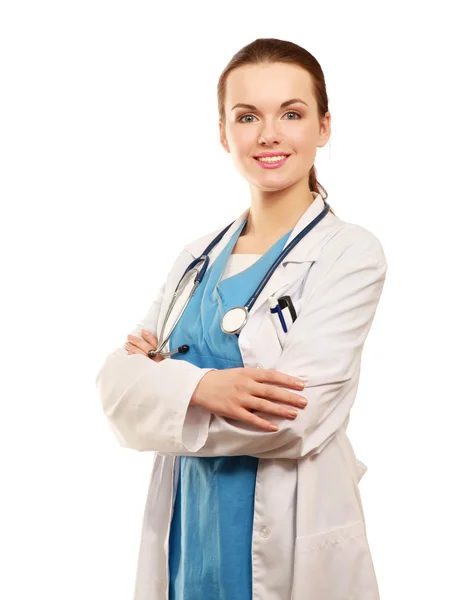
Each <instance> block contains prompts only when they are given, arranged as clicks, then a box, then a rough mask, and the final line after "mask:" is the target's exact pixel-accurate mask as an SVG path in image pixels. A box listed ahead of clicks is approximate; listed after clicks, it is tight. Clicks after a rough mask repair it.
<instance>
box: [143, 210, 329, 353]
mask: <svg viewBox="0 0 453 600" xmlns="http://www.w3.org/2000/svg"><path fill="white" fill-rule="evenodd" d="M324 204H325V206H324V208H323V210H322V212H320V213H319V215H318V216H317V217H315V218H314V219H313V221H312V222H311V223H309V224H308V225H307V226H306V227H305V228H304V229H302V231H301V232H300V233H298V234H297V235H296V237H295V238H294V239H293V240H292V242H291V243H290V244H288V246H287V247H286V248H284V250H282V252H281V253H280V255H279V256H278V257H277V258H276V260H275V261H274V262H273V263H272V265H271V266H270V267H269V270H268V271H267V273H266V275H265V276H264V278H263V279H262V281H261V283H260V284H259V286H258V287H257V288H256V290H255V291H254V292H253V294H252V295H251V296H250V298H249V299H248V301H247V302H246V303H245V306H235V307H234V308H231V309H230V310H228V311H227V312H226V313H225V314H224V315H223V317H222V320H221V322H220V327H221V329H222V331H223V332H224V333H227V334H229V335H233V334H235V335H237V336H238V335H239V333H240V332H241V330H242V329H243V328H244V326H245V324H246V323H247V321H248V318H249V314H250V311H251V309H252V306H253V305H254V304H255V302H256V300H257V298H258V296H259V295H260V294H261V292H262V291H263V289H264V287H265V286H266V284H267V282H268V281H269V279H270V278H271V277H272V275H273V274H274V272H275V270H276V269H277V267H278V266H279V265H280V263H281V262H282V261H283V259H284V258H285V256H286V255H287V254H289V253H290V252H291V250H292V249H293V248H294V247H295V246H296V245H297V244H298V243H299V242H300V240H301V239H302V238H303V237H305V236H306V235H307V233H309V232H310V231H311V230H312V229H313V227H316V225H317V224H318V223H319V222H320V221H321V220H322V219H324V217H325V216H326V215H327V213H328V212H329V210H330V206H329V205H328V204H327V202H325V201H324ZM233 223H234V221H233ZM233 223H230V224H229V225H228V226H227V227H225V229H224V230H223V231H221V232H220V233H219V234H218V235H217V236H216V237H215V238H214V239H213V240H212V242H211V243H210V244H209V245H208V246H207V248H206V249H205V250H204V252H203V254H202V255H201V256H200V257H199V258H196V259H195V260H193V261H192V262H191V263H190V265H189V266H188V267H187V269H186V270H185V272H184V274H183V276H182V277H181V279H180V280H179V283H178V285H177V286H176V290H175V293H174V294H173V297H172V299H171V302H170V305H169V307H168V309H167V312H166V315H165V318H164V322H163V324H162V329H161V332H160V335H159V339H158V345H157V348H156V349H155V350H149V352H148V356H149V357H150V358H153V357H154V356H156V355H157V354H160V355H161V356H163V357H164V358H165V357H168V356H171V355H172V354H176V353H178V352H180V353H181V354H186V352H188V351H189V346H187V345H186V344H184V345H183V346H179V347H178V348H177V349H176V350H172V351H171V352H163V351H162V350H163V348H164V346H165V344H166V343H167V342H168V340H169V339H170V336H171V334H172V333H173V330H174V328H175V327H176V325H177V323H178V321H179V319H180V318H181V316H182V314H183V313H184V310H185V309H186V306H187V304H188V303H189V301H190V299H191V298H192V296H193V295H194V294H195V291H196V289H197V287H198V286H199V284H200V283H201V282H202V281H203V277H204V276H205V273H206V271H207V269H208V267H209V253H210V252H211V250H212V249H213V248H214V247H215V246H216V245H217V244H218V243H219V242H220V240H221V239H222V238H223V236H224V235H225V233H226V232H227V231H228V229H229V228H230V227H231V225H233ZM199 263H202V266H201V268H199V269H198V268H197V265H198V264H199ZM191 281H192V288H191V290H190V293H189V295H188V297H187V299H186V301H185V302H184V305H183V307H182V308H181V310H180V312H179V314H178V318H177V319H176V320H175V322H174V323H173V325H172V327H171V329H170V331H169V332H168V334H167V335H166V336H165V339H161V338H162V335H163V332H164V331H165V326H166V324H167V322H168V319H169V317H170V314H171V312H172V310H173V308H174V306H175V304H176V302H177V300H178V299H179V298H180V296H181V294H182V292H183V291H184V290H185V289H186V287H187V286H188V285H190V282H191Z"/></svg>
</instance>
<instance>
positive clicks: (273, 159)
mask: <svg viewBox="0 0 453 600" xmlns="http://www.w3.org/2000/svg"><path fill="white" fill-rule="evenodd" d="M284 158H286V156H285V155H284V154H283V155H282V156H262V157H261V158H258V160H259V161H261V162H278V161H279V160H283V159H284Z"/></svg>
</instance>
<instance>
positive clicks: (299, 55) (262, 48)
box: [217, 38, 335, 214]
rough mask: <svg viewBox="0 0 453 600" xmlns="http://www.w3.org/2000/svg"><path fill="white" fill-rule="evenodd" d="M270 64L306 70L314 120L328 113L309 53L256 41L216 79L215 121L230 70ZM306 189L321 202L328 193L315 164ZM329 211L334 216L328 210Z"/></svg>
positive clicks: (316, 65) (318, 69)
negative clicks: (277, 63) (316, 113)
mask: <svg viewBox="0 0 453 600" xmlns="http://www.w3.org/2000/svg"><path fill="white" fill-rule="evenodd" d="M274 62H283V63H290V64H296V65H298V66H300V67H302V68H303V69H305V70H306V71H308V73H309V74H310V75H311V81H312V85H313V92H314V96H315V99H316V103H317V107H318V118H319V120H320V121H321V118H322V117H324V115H325V113H326V112H327V111H328V110H329V100H328V98H327V90H326V83H325V80H324V73H323V71H322V69H321V65H320V64H319V62H318V61H317V60H316V58H315V57H314V56H313V55H312V54H310V52H308V51H307V50H305V49H304V48H301V46H298V45H297V44H294V43H293V42H287V41H285V40H278V39H275V38H259V39H256V40H255V41H254V42H251V43H250V44H247V46H244V47H243V48H241V50H239V51H238V52H236V54H235V55H234V56H233V58H232V59H231V60H230V62H229V63H228V64H227V66H226V67H225V68H224V70H223V71H222V74H221V75H220V77H219V81H218V84H217V104H218V110H219V119H220V120H221V121H222V123H223V124H225V94H226V84H227V78H228V75H229V74H230V73H231V71H232V70H233V69H236V68H238V67H242V66H244V65H251V64H252V65H253V64H260V63H274ZM308 186H309V189H310V191H313V192H316V193H318V194H321V190H322V191H323V192H324V193H325V196H323V195H322V194H321V196H322V198H323V200H326V199H327V197H328V195H329V194H328V193H327V191H326V190H325V188H323V186H322V185H321V184H320V183H319V181H318V180H317V176H316V168H315V165H313V166H312V167H311V169H310V173H309V179H308ZM330 210H331V212H332V213H333V214H335V213H334V212H333V210H332V209H330Z"/></svg>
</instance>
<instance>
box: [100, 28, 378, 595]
mask: <svg viewBox="0 0 453 600" xmlns="http://www.w3.org/2000/svg"><path fill="white" fill-rule="evenodd" d="M217 91H218V107H219V122H218V126H219V139H220V143H221V145H222V147H223V148H224V149H225V151H226V152H227V153H228V154H229V155H230V156H231V159H232V162H233V164H234V166H235V167H236V169H237V170H238V171H239V173H240V174H241V175H242V176H243V177H244V179H245V180H246V181H247V183H248V185H249V189H250V207H248V208H247V209H246V210H245V211H244V212H243V214H241V215H240V216H238V217H237V218H235V220H234V221H233V222H232V223H231V224H230V225H229V226H227V227H226V228H225V227H223V226H222V227H221V228H220V229H218V230H216V231H214V232H210V233H208V234H207V235H205V236H203V237H202V238H200V239H197V240H194V241H193V242H191V243H190V244H187V245H186V246H185V247H184V248H183V249H182V250H181V254H180V256H179V257H178V259H177V260H176V262H175V264H174V265H173V267H172V269H171V271H170V273H169V274H168V277H167V279H166V281H165V283H164V284H163V285H162V286H161V288H160V291H159V293H158V295H157V298H156V299H155V300H154V302H153V303H152V304H151V307H150V309H149V312H148V314H147V315H146V316H145V318H144V319H143V320H142V321H141V322H140V324H139V325H138V326H137V328H136V330H135V331H134V332H131V334H130V335H129V336H128V341H127V342H126V345H125V348H120V349H117V350H116V351H114V352H112V353H111V355H110V356H109V357H107V360H106V361H105V364H104V365H103V367H102V368H101V371H100V372H99V374H98V377H97V385H98V389H99V393H100V395H101V398H102V403H103V407H104V413H105V415H106V417H107V419H108V420H109V422H110V425H111V427H112V429H113V431H114V433H115V435H116V437H117V438H118V440H119V442H120V444H121V445H122V446H124V447H127V448H132V449H135V450H137V451H152V452H155V453H156V454H155V457H154V464H153V472H152V476H151V482H150V486H149V494H148V498H147V502H146V507H145V515H144V518H143V530H142V540H141V545H140V554H139V565H138V570H137V579H136V587H135V600H148V599H156V600H199V599H200V598H206V599H207V600H211V599H213V600H214V599H216V600H217V599H220V598H227V599H228V600H252V598H253V600H291V599H294V600H295V599H299V598H300V599H304V600H344V599H345V598H355V599H356V600H365V599H366V600H378V598H379V592H378V586H377V582H376V578H375V574H374V568H373V562H372V559H371V554H370V549H369V547H368V542H367V537H366V530H365V522H364V513H363V510H362V503H361V498H360V492H359V489H358V482H359V480H360V478H361V476H362V475H363V472H364V470H366V467H364V465H363V463H361V462H360V461H357V459H356V457H355V454H354V451H353V449H352V446H351V444H350V442H349V439H348V437H347V434H346V428H347V424H348V422H349V413H350V410H351V408H352V405H353V404H354V400H355V395H356V390H357V387H358V380H359V373H360V360H361V356H362V350H363V346H364V343H365V340H366V337H367V334H368V331H369V329H370V327H371V323H372V321H373V318H374V314H375V311H376V308H377V305H378V303H379V299H380V296H381V292H382V289H383V285H384V280H385V274H386V269H387V264H386V260H385V256H384V253H383V249H382V247H381V244H380V242H379V240H378V239H377V238H376V237H375V236H374V235H373V234H372V233H371V232H369V231H367V230H365V229H364V228H362V227H360V226H358V225H355V224H352V223H347V222H345V221H343V220H341V219H340V218H339V217H337V216H336V214H335V213H333V211H332V210H331V209H330V206H329V204H328V203H327V202H326V198H327V193H325V196H323V195H322V194H321V190H322V191H324V192H325V190H324V188H322V186H321V185H320V184H319V182H318V181H317V177H316V170H315V166H314V161H315V157H316V152H317V149H318V148H322V147H323V146H325V145H326V144H327V142H328V140H329V137H330V127H331V116H330V113H329V111H328V101H327V92H326V87H325V82H324V75H323V72H322V69H321V66H320V65H319V63H318V61H317V60H316V59H315V58H314V56H313V55H311V54H310V53H309V52H308V51H307V50H305V49H304V48H301V47H300V46H298V45H297V44H294V43H292V42H288V41H283V40H277V39H258V40H255V41H254V42H252V43H251V44H249V45H247V46H245V47H244V48H242V49H241V50H240V51H239V52H238V53H237V54H235V55H234V56H233V58H232V59H231V61H230V63H229V64H228V65H227V66H226V68H225V69H224V70H223V72H222V74H221V76H220V79H219V82H218V88H217ZM232 259H233V260H232ZM200 263H201V264H203V265H204V266H203V267H201V268H200ZM208 264H209V268H207V266H208ZM198 269H199V271H198ZM196 271H198V273H196ZM191 278H192V279H193V283H194V285H193V286H192V287H188V288H186V287H184V289H183V290H182V291H181V294H180V295H179V296H178V293H179V292H178V290H179V289H180V284H181V282H184V281H185V279H187V280H188V281H189V280H191ZM187 289H188V290H189V292H190V294H189V293H186V291H187ZM191 290H192V291H191ZM284 300H285V302H286V304H283V301H284ZM270 301H271V302H270ZM280 303H282V304H280ZM285 306H291V307H292V311H291V312H288V313H287V314H286V316H285V314H284V310H285V308H284V307H285ZM286 310H287V309H286ZM232 315H233V316H234V317H235V318H234V319H229V317H231V316H232ZM237 315H239V320H237V319H236V317H237ZM285 319H286V321H285ZM166 324H167V325H168V328H167V327H166ZM158 338H159V339H158ZM167 339H168V343H167V342H166V340H167ZM150 359H151V360H150ZM301 380H303V381H302V382H301ZM302 389H303V392H304V396H303V397H301V391H302ZM269 419H272V420H271V421H270V420H269Z"/></svg>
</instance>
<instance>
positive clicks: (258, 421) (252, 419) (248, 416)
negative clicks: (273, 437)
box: [233, 408, 278, 431]
mask: <svg viewBox="0 0 453 600" xmlns="http://www.w3.org/2000/svg"><path fill="white" fill-rule="evenodd" d="M233 418H234V419H237V420H239V421H242V422H244V423H250V425H254V426H255V427H258V428H259V429H263V430H264V431H277V430H278V425H277V423H271V422H270V421H266V419H262V418H261V417H258V416H257V415H255V414H253V413H251V412H249V411H248V410H247V409H245V408H238V409H237V412H236V414H235V416H234V417H233Z"/></svg>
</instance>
